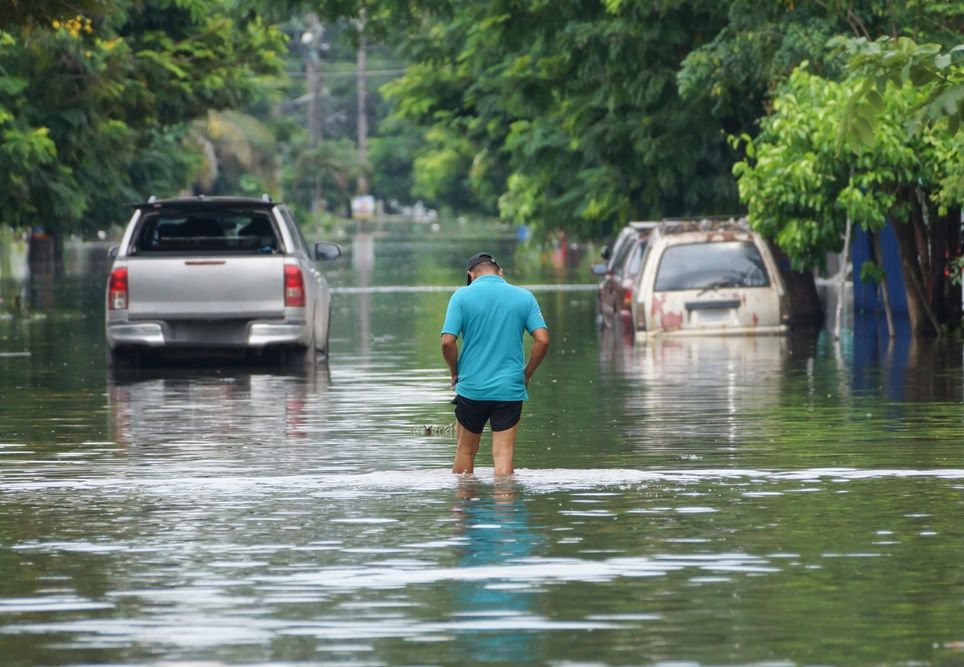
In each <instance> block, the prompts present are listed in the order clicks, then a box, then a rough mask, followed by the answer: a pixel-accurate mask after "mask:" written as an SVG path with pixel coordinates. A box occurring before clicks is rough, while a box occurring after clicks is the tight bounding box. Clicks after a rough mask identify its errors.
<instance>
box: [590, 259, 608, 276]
mask: <svg viewBox="0 0 964 667" xmlns="http://www.w3.org/2000/svg"><path fill="white" fill-rule="evenodd" d="M589 270H590V271H592V274H593V275H594V276H596V277H597V278H602V277H603V276H605V275H606V273H607V272H608V270H607V266H606V262H599V263H598V264H593V265H592V267H590V269H589Z"/></svg>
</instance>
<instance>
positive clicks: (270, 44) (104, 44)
mask: <svg viewBox="0 0 964 667" xmlns="http://www.w3.org/2000/svg"><path fill="white" fill-rule="evenodd" d="M102 4H104V6H105V8H106V6H107V5H106V3H102ZM110 9H111V11H110V12H109V13H105V14H103V15H101V16H93V17H84V16H74V17H72V18H68V19H65V20H61V19H54V20H52V21H51V22H50V24H49V25H39V24H31V25H29V26H25V27H24V28H21V29H18V30H16V31H12V32H7V33H4V34H3V35H2V41H0V210H2V213H0V223H5V224H8V225H11V226H14V227H33V226H37V225H41V226H43V227H45V228H46V229H48V230H49V231H51V232H53V233H54V234H55V235H60V234H62V233H64V232H80V233H84V232H86V231H89V230H92V229H96V228H101V227H103V226H104V225H105V224H109V223H111V222H116V221H119V219H121V218H122V217H123V216H124V215H125V213H124V211H123V209H122V208H121V207H120V204H122V203H123V202H125V201H130V200H132V199H138V198H141V197H144V196H146V195H147V194H150V193H156V194H159V195H171V194H175V193H177V192H178V191H180V190H183V189H184V188H185V187H187V186H189V185H190V183H191V181H192V179H193V177H194V175H195V173H196V172H197V169H198V168H199V166H200V164H201V160H200V147H199V146H198V144H197V143H196V142H192V141H190V139H189V137H190V132H191V125H190V123H191V121H192V120H193V119H195V118H198V117H202V116H204V115H206V114H207V112H208V110H209V109H223V108H230V107H237V106H240V105H241V104H243V103H244V102H245V101H246V100H249V99H251V98H252V97H253V96H255V95H257V94H259V93H260V91H261V89H262V88H263V87H264V86H265V85H266V84H267V83H269V82H270V81H271V80H272V77H276V76H277V75H278V74H279V73H280V71H281V65H282V59H281V54H282V53H283V49H284V44H283V40H282V38H281V35H280V33H279V32H278V31H276V30H275V29H273V28H270V27H269V26H266V25H265V24H264V23H263V22H262V21H260V20H259V19H257V18H237V17H232V16H231V15H229V14H228V13H226V12H225V10H224V3H222V2H220V1H218V0H155V1H154V2H151V3H141V2H134V1H133V0H118V1H117V2H113V3H110Z"/></svg>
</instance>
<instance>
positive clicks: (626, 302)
mask: <svg viewBox="0 0 964 667" xmlns="http://www.w3.org/2000/svg"><path fill="white" fill-rule="evenodd" d="M632 305H633V288H632V287H624V288H623V308H629V307H630V306H632Z"/></svg>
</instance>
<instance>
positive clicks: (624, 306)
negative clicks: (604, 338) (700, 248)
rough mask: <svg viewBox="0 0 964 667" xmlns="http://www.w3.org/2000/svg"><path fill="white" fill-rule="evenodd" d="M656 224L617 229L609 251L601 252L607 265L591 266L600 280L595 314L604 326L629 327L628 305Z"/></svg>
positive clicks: (632, 224) (629, 306)
mask: <svg viewBox="0 0 964 667" xmlns="http://www.w3.org/2000/svg"><path fill="white" fill-rule="evenodd" d="M658 224H659V223H656V222H631V223H629V224H628V225H626V226H625V227H623V228H622V230H620V232H619V235H618V236H617V237H616V241H615V242H614V243H613V246H612V250H610V249H609V247H608V246H607V247H605V248H604V249H603V258H604V259H607V260H608V261H607V262H603V263H599V264H595V265H593V267H592V273H593V275H594V276H596V277H598V278H600V281H599V292H598V303H597V311H598V314H599V318H600V322H601V323H602V324H603V325H610V326H616V325H619V324H623V325H626V326H631V324H632V323H631V321H630V318H631V306H632V301H633V294H634V293H635V290H636V283H637V277H638V275H639V270H640V268H641V267H642V262H643V257H644V255H645V253H646V246H647V241H648V239H649V236H650V234H651V233H652V231H653V229H655V228H656V226H657V225H658Z"/></svg>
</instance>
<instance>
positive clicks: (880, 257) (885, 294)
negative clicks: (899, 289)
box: [869, 232, 896, 338]
mask: <svg viewBox="0 0 964 667" xmlns="http://www.w3.org/2000/svg"><path fill="white" fill-rule="evenodd" d="M869 235H870V245H871V247H872V248H873V250H874V261H875V262H876V263H877V266H883V265H884V251H883V249H881V247H880V234H878V233H877V232H869ZM877 289H879V290H880V298H881V301H883V302H884V316H885V317H886V319H887V337H888V338H894V337H895V336H896V333H895V331H894V311H893V309H892V308H891V307H890V290H889V289H888V288H887V276H886V275H885V276H884V279H883V280H882V281H881V283H880V284H879V285H877Z"/></svg>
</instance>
